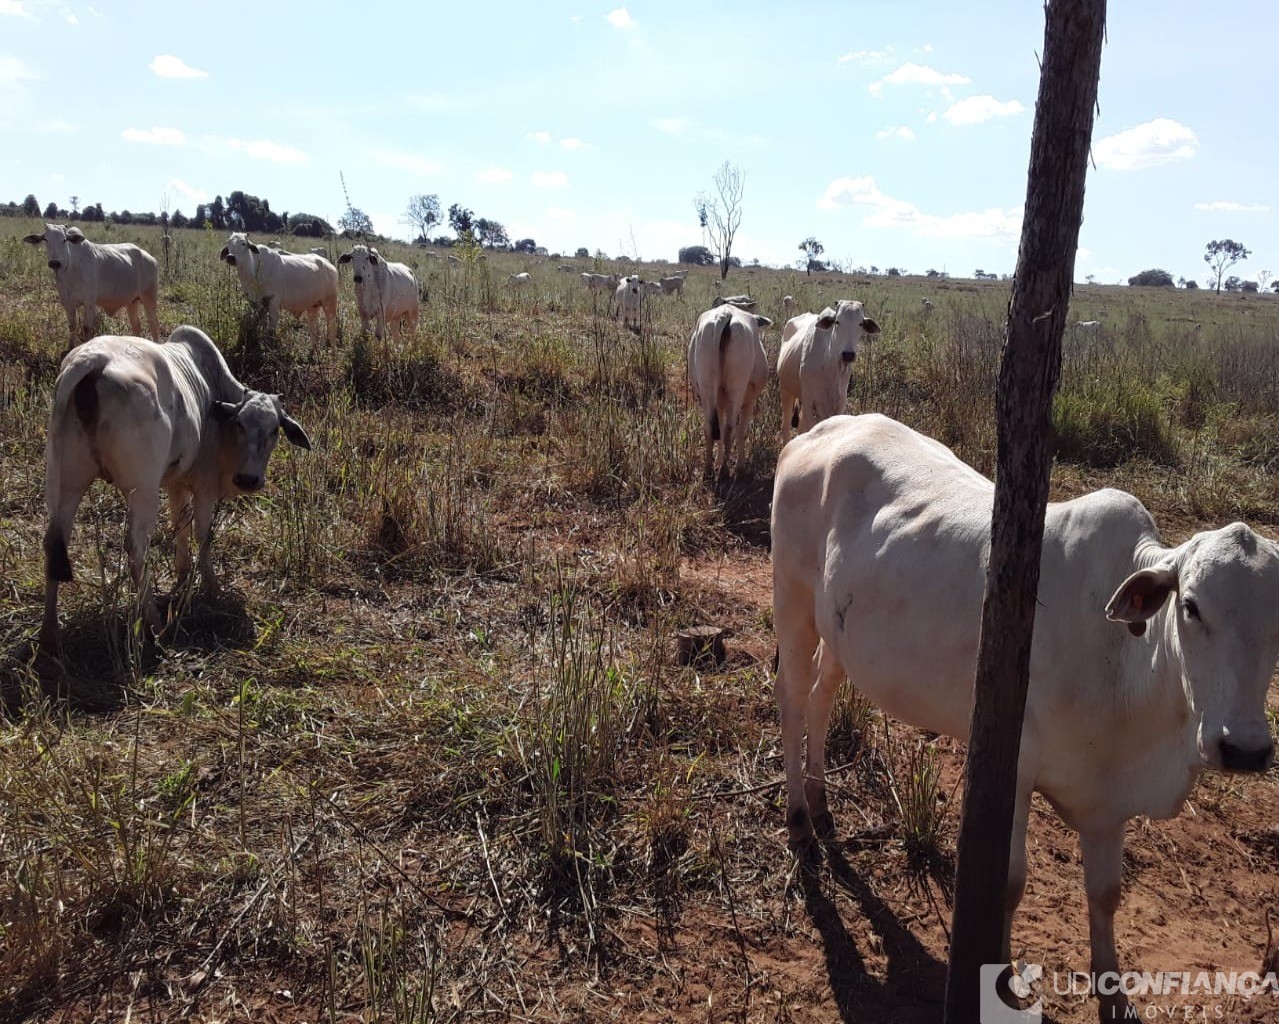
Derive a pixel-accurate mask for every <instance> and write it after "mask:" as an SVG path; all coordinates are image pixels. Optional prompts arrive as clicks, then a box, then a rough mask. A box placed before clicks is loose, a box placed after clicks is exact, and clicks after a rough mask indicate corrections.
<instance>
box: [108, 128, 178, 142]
mask: <svg viewBox="0 0 1279 1024" xmlns="http://www.w3.org/2000/svg"><path fill="white" fill-rule="evenodd" d="M120 138H122V139H124V140H126V141H128V142H145V143H148V144H149V145H152V146H184V145H186V141H187V137H186V136H185V135H183V134H182V132H181V131H179V130H178V129H177V128H151V129H149V130H148V129H145V128H126V129H125V130H124V131H122V132H121V133H120Z"/></svg>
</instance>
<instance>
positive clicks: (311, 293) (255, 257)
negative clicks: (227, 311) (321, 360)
mask: <svg viewBox="0 0 1279 1024" xmlns="http://www.w3.org/2000/svg"><path fill="white" fill-rule="evenodd" d="M218 258H219V259H221V260H222V261H223V262H225V263H227V264H228V265H230V266H232V267H234V268H235V272H236V274H237V275H238V276H239V278H240V288H241V290H243V292H244V296H245V298H247V299H248V300H249V301H250V302H265V303H266V304H267V330H268V331H270V332H271V333H272V334H274V333H275V332H276V330H277V328H278V327H279V325H280V310H282V309H283V310H286V311H287V312H289V313H292V314H293V315H294V316H299V317H306V319H307V323H308V324H309V326H310V329H311V341H312V343H313V344H314V343H315V342H316V341H318V340H319V336H320V310H323V311H324V319H325V325H326V327H327V328H328V343H329V345H330V346H331V345H333V343H334V341H335V340H336V339H337V317H338V272H337V268H336V267H335V266H333V264H332V263H330V262H329V261H328V260H326V259H325V258H324V257H323V256H317V255H315V254H314V253H306V254H300V253H289V252H277V251H276V250H274V249H270V248H268V247H267V246H265V245H258V244H257V243H256V242H252V241H250V240H249V236H248V235H246V234H244V233H243V232H240V231H237V232H235V233H234V234H233V235H231V237H230V238H228V239H227V241H226V245H224V246H223V247H222V252H221V253H220V254H219V255H218Z"/></svg>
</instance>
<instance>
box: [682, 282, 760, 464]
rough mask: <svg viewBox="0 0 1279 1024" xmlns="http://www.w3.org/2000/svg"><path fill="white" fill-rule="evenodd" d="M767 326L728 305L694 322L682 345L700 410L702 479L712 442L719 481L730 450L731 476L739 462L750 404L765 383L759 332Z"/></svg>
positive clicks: (712, 459) (751, 412) (743, 455)
mask: <svg viewBox="0 0 1279 1024" xmlns="http://www.w3.org/2000/svg"><path fill="white" fill-rule="evenodd" d="M771 324H772V321H771V320H769V319H768V317H764V316H756V315H755V314H753V313H747V312H745V311H744V310H741V309H738V308H737V307H736V306H731V305H722V306H719V307H717V308H715V309H710V310H707V311H706V312H705V313H703V314H702V315H701V316H700V317H698V318H697V326H696V327H694V328H693V336H692V337H691V338H689V341H688V377H689V380H690V381H691V382H692V384H693V395H694V397H695V398H696V400H697V404H698V406H699V407H700V408H701V410H702V419H703V424H704V437H705V439H706V462H705V472H706V475H707V476H710V475H711V474H712V473H713V472H714V469H715V442H716V441H718V442H719V443H720V453H719V455H720V458H719V475H720V476H724V475H725V474H726V473H727V472H728V469H729V460H730V457H731V455H732V449H733V445H734V444H736V445H737V462H736V465H735V466H734V469H733V472H734V473H736V471H737V469H739V468H740V467H741V465H742V463H743V462H744V461H745V458H746V436H747V433H748V432H749V431H750V425H751V419H752V418H753V417H754V415H755V402H756V400H757V399H758V398H759V393H760V392H761V391H763V390H764V384H765V383H766V382H767V380H768V358H767V356H765V354H764V345H763V342H761V341H760V329H761V328H764V327H768V326H770V325H771Z"/></svg>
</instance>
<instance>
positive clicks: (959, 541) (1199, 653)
mask: <svg viewBox="0 0 1279 1024" xmlns="http://www.w3.org/2000/svg"><path fill="white" fill-rule="evenodd" d="M993 498H994V485H993V484H991V482H990V481H989V480H987V479H986V478H985V477H984V476H982V475H981V474H979V473H978V472H976V470H973V469H971V468H970V467H968V466H967V465H965V464H964V463H963V462H961V461H960V460H959V459H958V458H956V457H955V455H954V454H953V453H952V452H951V451H950V450H949V449H948V448H946V447H945V446H943V445H941V444H940V443H938V442H937V441H934V440H932V439H930V438H927V437H925V436H923V435H922V434H918V433H916V432H915V431H913V430H911V429H910V428H908V427H906V426H903V425H902V424H900V423H898V422H896V421H894V420H891V419H888V418H887V417H884V416H879V415H868V416H838V417H834V418H831V419H828V420H826V421H824V422H822V423H820V424H818V425H817V426H816V427H814V428H813V429H812V430H811V431H809V432H808V433H807V434H805V435H803V436H802V437H798V438H796V439H795V440H794V441H792V442H791V443H790V444H789V445H787V446H786V447H785V448H783V449H782V453H781V457H780V459H779V461H778V466H777V479H776V483H775V487H774V493H773V511H772V541H773V617H774V621H775V624H776V630H777V642H778V648H779V651H778V653H779V672H778V677H777V687H776V692H777V699H778V704H779V706H780V710H781V723H782V744H783V751H784V757H785V762H786V807H787V817H786V820H787V826H788V828H789V832H790V842H791V844H792V846H793V847H796V848H811V847H812V844H813V840H814V831H815V830H816V832H817V833H820V834H822V835H824V836H828V835H830V834H831V833H832V831H833V820H832V818H831V814H830V812H829V810H828V808H827V798H826V786H825V774H824V767H823V763H824V753H825V743H826V731H827V725H828V723H829V720H830V714H831V706H832V703H833V701H834V699H835V692H836V689H837V688H838V686H839V684H840V682H841V681H842V679H843V678H844V676H845V675H847V676H848V678H849V679H850V680H851V682H852V684H853V685H854V686H856V687H857V688H858V689H859V690H861V691H862V693H863V694H865V695H866V696H867V697H869V698H870V699H871V700H873V701H874V702H876V703H877V704H879V705H880V706H881V707H882V708H883V709H884V711H885V712H886V713H888V714H890V715H893V716H895V717H897V718H900V719H902V720H903V721H905V722H908V723H910V724H911V725H914V726H916V727H918V728H920V729H926V730H930V731H932V732H939V733H945V734H947V735H950V736H954V737H957V738H959V739H961V740H964V739H966V738H967V736H968V727H969V717H970V714H971V709H972V691H973V678H974V673H975V671H976V661H977V645H978V638H979V632H980V622H981V610H982V601H983V595H984V591H985V586H986V565H987V560H988V556H989V551H990V524H991V510H992V505H993ZM1040 568H1041V576H1040V584H1039V594H1038V599H1037V600H1038V606H1037V608H1038V610H1037V614H1036V617H1035V630H1034V641H1033V646H1032V650H1031V661H1030V688H1029V690H1028V692H1027V698H1026V715H1025V721H1024V724H1023V726H1022V736H1021V759H1020V762H1019V765H1018V771H1017V779H1016V805H1015V814H1014V820H1013V839H1012V846H1011V850H1010V854H1009V881H1008V893H1007V901H1006V919H1005V931H1004V950H1003V953H1004V958H1005V961H1004V962H1007V956H1008V952H1009V937H1010V928H1011V921H1012V914H1013V911H1014V910H1015V908H1016V906H1017V904H1018V902H1019V901H1020V899H1021V896H1022V892H1023V888H1024V885H1025V880H1026V824H1027V817H1028V815H1029V812H1030V796H1031V793H1032V792H1035V791H1038V792H1040V793H1042V794H1044V796H1045V797H1047V799H1048V801H1049V802H1050V803H1051V804H1052V805H1053V807H1054V808H1055V809H1056V810H1057V812H1058V813H1059V814H1060V815H1061V817H1062V819H1063V820H1064V821H1065V822H1066V824H1068V825H1069V826H1070V827H1071V828H1073V829H1075V830H1077V831H1078V832H1079V840H1080V847H1081V852H1082V854H1083V862H1084V883H1085V888H1086V890H1087V896H1088V921H1089V936H1090V940H1091V947H1092V965H1091V969H1092V970H1093V971H1094V972H1110V971H1116V972H1117V971H1118V970H1119V965H1118V960H1117V957H1116V952H1115V933H1114V916H1115V910H1116V908H1117V907H1118V905H1119V896H1120V876H1121V869H1122V860H1123V846H1124V827H1125V823H1126V822H1127V820H1128V819H1129V818H1131V817H1133V816H1135V815H1139V814H1144V815H1147V816H1149V817H1152V818H1171V817H1174V816H1176V815H1177V813H1178V812H1179V811H1180V810H1181V807H1182V803H1183V802H1184V800H1185V799H1186V797H1187V796H1188V795H1189V793H1190V791H1191V789H1192V788H1193V787H1194V785H1195V781H1196V778H1197V777H1198V775H1199V773H1200V772H1201V771H1202V770H1204V769H1208V768H1211V769H1219V770H1224V771H1230V772H1245V773H1253V774H1255V773H1259V772H1263V771H1265V770H1266V769H1267V768H1268V767H1269V765H1270V763H1271V760H1272V758H1273V751H1274V745H1273V742H1272V740H1271V736H1270V730H1269V726H1268V723H1267V721H1266V690H1267V686H1268V684H1269V682H1270V677H1271V674H1272V672H1273V671H1274V667H1275V660H1276V657H1277V656H1279V546H1276V544H1275V543H1273V542H1272V541H1270V540H1267V539H1265V538H1263V537H1261V536H1259V535H1258V534H1256V533H1254V532H1253V531H1252V530H1251V529H1249V527H1247V526H1245V525H1244V524H1243V523H1234V524H1232V525H1230V526H1227V527H1224V528H1222V529H1219V530H1211V531H1206V532H1203V533H1197V534H1195V535H1194V536H1193V537H1191V538H1190V539H1189V540H1187V541H1186V542H1185V543H1184V544H1181V545H1179V546H1177V547H1166V546H1165V545H1163V544H1162V543H1160V540H1159V535H1158V533H1157V531H1156V528H1155V523H1154V520H1153V519H1152V518H1151V515H1150V513H1149V512H1147V511H1146V509H1145V508H1144V507H1143V506H1142V504H1141V503H1140V502H1139V501H1138V500H1137V499H1136V498H1134V497H1133V496H1132V495H1130V494H1127V493H1125V492H1123V491H1118V490H1110V489H1107V490H1101V491H1096V492H1094V493H1092V494H1088V495H1085V496H1083V497H1080V498H1076V499H1074V500H1073V501H1067V502H1060V503H1053V504H1050V505H1049V506H1048V513H1047V519H1046V521H1045V525H1044V540H1043V554H1042V560H1041V563H1040ZM806 732H807V735H808V754H807V762H805V760H804V752H803V745H804V735H805V733H806ZM1101 999H1102V1002H1101V1006H1100V1010H1101V1015H1102V1019H1103V1020H1104V1019H1108V1015H1109V1014H1114V1013H1118V1012H1120V1011H1122V1010H1123V1008H1124V1007H1125V1006H1126V1000H1125V998H1124V996H1123V995H1117V996H1112V997H1106V996H1102V997H1101Z"/></svg>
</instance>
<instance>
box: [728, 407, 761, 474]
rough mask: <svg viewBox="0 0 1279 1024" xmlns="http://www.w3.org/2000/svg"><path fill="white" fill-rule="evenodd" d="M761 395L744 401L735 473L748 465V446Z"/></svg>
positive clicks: (740, 418)
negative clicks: (752, 421) (752, 422)
mask: <svg viewBox="0 0 1279 1024" xmlns="http://www.w3.org/2000/svg"><path fill="white" fill-rule="evenodd" d="M758 400H759V393H758V392H756V393H755V394H753V395H747V396H746V398H744V399H743V400H742V407H741V408H742V412H741V416H740V417H739V418H738V421H737V461H736V462H734V463H733V472H734V473H738V472H740V471H741V468H742V467H743V466H744V465H746V445H747V441H748V440H749V438H750V432H751V420H753V419H754V418H755V403H756V401H758Z"/></svg>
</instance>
